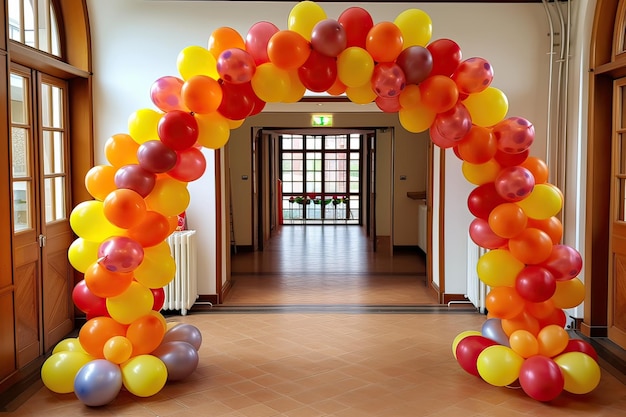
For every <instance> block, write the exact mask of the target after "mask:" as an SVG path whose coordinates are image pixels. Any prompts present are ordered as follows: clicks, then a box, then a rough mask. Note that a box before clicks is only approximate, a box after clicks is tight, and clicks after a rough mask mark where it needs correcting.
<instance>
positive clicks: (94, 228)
mask: <svg viewBox="0 0 626 417" xmlns="http://www.w3.org/2000/svg"><path fill="white" fill-rule="evenodd" d="M103 206H104V205H103V203H102V201H98V200H89V201H83V202H82V203H79V204H78V205H77V206H76V207H74V209H73V210H72V213H71V214H70V226H71V227H72V230H73V231H74V233H76V234H77V235H78V236H79V237H82V238H83V239H85V240H89V241H92V242H102V241H103V240H104V239H107V238H109V237H111V236H117V235H121V234H122V233H123V231H124V229H120V228H119V227H117V226H115V225H113V224H111V222H109V221H108V220H107V218H106V217H105V215H104V210H103Z"/></svg>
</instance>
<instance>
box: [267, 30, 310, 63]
mask: <svg viewBox="0 0 626 417" xmlns="http://www.w3.org/2000/svg"><path fill="white" fill-rule="evenodd" d="M310 54H311V46H310V45H309V42H308V41H307V40H306V39H304V37H303V36H302V35H300V34H299V33H298V32H294V31H292V30H281V31H278V32H276V33H275V34H274V35H272V37H271V38H270V40H269V42H268V43H267V56H268V57H269V59H270V61H271V62H272V63H273V64H274V65H276V66H277V67H278V68H281V69H286V70H291V69H297V68H300V67H301V66H302V65H303V64H304V63H305V62H306V60H307V59H308V58H309V55H310Z"/></svg>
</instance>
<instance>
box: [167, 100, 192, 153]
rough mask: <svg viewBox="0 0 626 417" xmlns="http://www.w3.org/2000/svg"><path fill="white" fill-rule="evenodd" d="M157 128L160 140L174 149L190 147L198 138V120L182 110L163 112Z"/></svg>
mask: <svg viewBox="0 0 626 417" xmlns="http://www.w3.org/2000/svg"><path fill="white" fill-rule="evenodd" d="M157 129H158V133H159V138H161V141H163V143H164V144H165V145H167V146H168V147H169V148H171V149H173V150H175V151H180V150H182V149H187V148H190V147H192V146H193V144H194V143H196V140H198V122H196V118H195V117H193V115H192V114H191V113H187V112H184V111H180V110H172V111H170V112H168V113H165V114H164V115H163V116H161V119H160V120H159V124H158V126H157Z"/></svg>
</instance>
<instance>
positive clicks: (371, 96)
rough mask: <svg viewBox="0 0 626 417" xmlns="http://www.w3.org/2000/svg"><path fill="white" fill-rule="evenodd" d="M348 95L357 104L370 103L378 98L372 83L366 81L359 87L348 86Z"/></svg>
mask: <svg viewBox="0 0 626 417" xmlns="http://www.w3.org/2000/svg"><path fill="white" fill-rule="evenodd" d="M346 95H347V96H348V98H349V99H350V101H352V102H353V103H355V104H368V103H371V102H372V101H374V100H376V93H375V92H374V90H372V85H371V84H370V83H365V84H363V85H361V86H359V87H347V88H346Z"/></svg>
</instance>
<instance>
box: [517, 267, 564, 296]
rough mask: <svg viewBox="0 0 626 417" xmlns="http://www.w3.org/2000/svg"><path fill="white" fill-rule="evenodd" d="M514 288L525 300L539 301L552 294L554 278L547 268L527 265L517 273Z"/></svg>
mask: <svg viewBox="0 0 626 417" xmlns="http://www.w3.org/2000/svg"><path fill="white" fill-rule="evenodd" d="M515 290H516V291H517V293H518V294H519V295H520V296H521V297H522V298H523V299H525V300H526V301H530V302H533V303H541V302H543V301H546V300H549V299H550V297H552V296H553V295H554V292H555V291H556V280H555V279H554V276H553V275H552V274H551V273H550V271H548V270H547V269H545V268H542V267H540V266H536V265H528V266H526V267H525V268H524V269H522V270H521V271H520V273H519V274H517V277H516V278H515Z"/></svg>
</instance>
